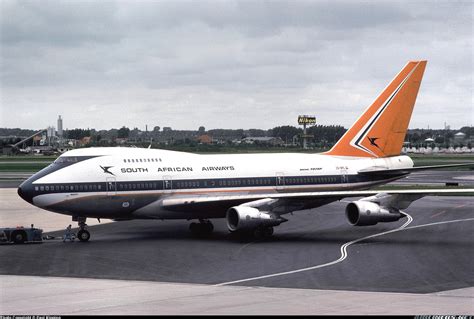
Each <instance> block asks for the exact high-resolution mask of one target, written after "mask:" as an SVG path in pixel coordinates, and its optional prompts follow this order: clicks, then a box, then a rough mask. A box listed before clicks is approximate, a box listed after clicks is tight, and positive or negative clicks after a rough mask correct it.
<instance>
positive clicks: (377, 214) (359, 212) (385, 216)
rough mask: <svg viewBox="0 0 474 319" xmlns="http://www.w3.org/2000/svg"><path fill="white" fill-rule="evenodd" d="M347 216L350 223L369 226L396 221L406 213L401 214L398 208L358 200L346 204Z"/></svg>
mask: <svg viewBox="0 0 474 319" xmlns="http://www.w3.org/2000/svg"><path fill="white" fill-rule="evenodd" d="M346 217H347V219H348V220H349V223H351V224H352V225H354V226H369V225H375V224H377V223H387V222H395V221H397V220H399V219H400V218H402V217H405V215H403V214H401V213H400V211H399V210H398V209H394V208H387V207H384V206H380V205H379V204H377V203H374V202H369V201H363V200H358V201H355V202H351V203H349V204H348V205H347V206H346Z"/></svg>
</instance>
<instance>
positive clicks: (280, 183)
mask: <svg viewBox="0 0 474 319" xmlns="http://www.w3.org/2000/svg"><path fill="white" fill-rule="evenodd" d="M284 188H285V175H284V174H283V173H276V189H277V190H278V189H284Z"/></svg>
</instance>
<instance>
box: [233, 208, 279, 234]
mask: <svg viewBox="0 0 474 319" xmlns="http://www.w3.org/2000/svg"><path fill="white" fill-rule="evenodd" d="M226 219H227V227H228V228H229V230H230V231H231V232H234V231H237V230H250V229H254V228H257V227H271V226H278V225H280V224H281V223H282V222H284V221H285V219H283V218H280V217H278V216H277V215H274V214H272V213H268V212H261V211H259V210H258V209H257V208H255V207H250V206H234V207H231V208H229V209H228V210H227V213H226Z"/></svg>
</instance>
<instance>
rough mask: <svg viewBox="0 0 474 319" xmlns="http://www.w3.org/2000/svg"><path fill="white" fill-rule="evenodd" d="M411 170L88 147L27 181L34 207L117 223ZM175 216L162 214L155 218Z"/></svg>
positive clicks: (340, 160)
mask: <svg viewBox="0 0 474 319" xmlns="http://www.w3.org/2000/svg"><path fill="white" fill-rule="evenodd" d="M412 166H413V162H412V160H411V159H410V158H409V157H407V156H396V157H389V158H373V159H372V158H351V157H334V156H328V155H323V154H299V153H268V154H226V155H220V154H219V155H199V154H192V153H184V152H174V151H166V150H155V149H139V148H87V149H77V150H73V151H69V152H67V153H64V154H63V155H61V157H59V158H58V159H57V160H56V161H55V163H53V164H51V166H50V167H48V168H46V169H45V172H43V173H42V171H41V172H39V173H38V174H37V175H35V176H36V178H35V176H33V177H32V178H31V179H30V183H31V194H30V195H31V199H32V203H33V204H34V205H36V206H39V207H42V208H45V209H48V210H51V211H56V212H59V213H63V214H70V215H81V216H82V215H83V216H94V217H100V215H101V212H103V213H104V214H103V215H102V217H104V218H107V217H110V216H112V217H114V218H120V216H125V215H127V216H131V215H130V214H134V212H137V211H140V210H143V208H144V207H146V206H149V205H150V204H152V203H153V202H156V201H158V200H160V199H162V198H164V197H170V196H183V195H190V194H193V195H200V196H205V195H207V194H213V195H216V194H217V195H218V194H227V193H232V194H249V193H269V192H305V191H321V190H347V189H363V188H369V187H370V186H373V185H377V184H383V183H386V182H388V181H390V180H393V179H396V178H399V177H395V178H394V177H393V176H391V177H385V178H380V177H379V178H377V179H374V178H368V177H366V176H363V175H360V174H358V172H359V171H361V170H364V169H369V168H384V169H399V168H408V167H412ZM48 170H49V171H48ZM89 212H90V214H89ZM114 212H116V214H115V213H114ZM222 214H225V211H224V212H223V213H222ZM222 214H217V215H216V214H213V215H212V216H213V217H216V216H221V215H222ZM163 216H164V217H163ZM179 216H180V215H179V214H174V215H173V214H170V213H169V212H166V213H165V214H163V215H160V214H158V213H157V214H156V215H154V216H153V217H154V218H180V217H179ZM186 216H188V218H189V215H186ZM141 217H144V216H141Z"/></svg>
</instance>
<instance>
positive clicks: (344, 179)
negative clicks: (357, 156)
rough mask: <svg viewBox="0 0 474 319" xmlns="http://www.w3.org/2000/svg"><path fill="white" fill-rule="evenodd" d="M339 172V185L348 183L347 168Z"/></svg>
mask: <svg viewBox="0 0 474 319" xmlns="http://www.w3.org/2000/svg"><path fill="white" fill-rule="evenodd" d="M340 172H341V183H342V184H346V183H348V182H349V179H348V177H347V168H343V169H341V170H340Z"/></svg>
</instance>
